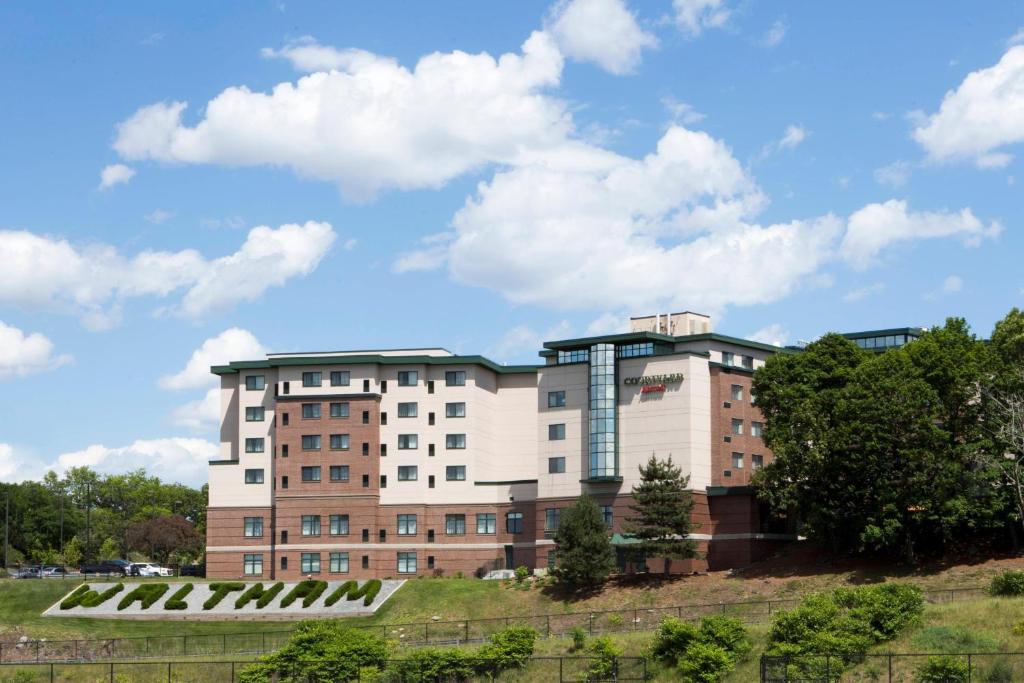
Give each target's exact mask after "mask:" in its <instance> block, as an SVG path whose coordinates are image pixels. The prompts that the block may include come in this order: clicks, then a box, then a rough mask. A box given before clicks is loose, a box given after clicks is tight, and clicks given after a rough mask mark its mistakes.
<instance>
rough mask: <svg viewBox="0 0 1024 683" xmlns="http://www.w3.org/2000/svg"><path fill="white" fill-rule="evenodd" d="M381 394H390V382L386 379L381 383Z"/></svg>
mask: <svg viewBox="0 0 1024 683" xmlns="http://www.w3.org/2000/svg"><path fill="white" fill-rule="evenodd" d="M380 393H382V394H386V393H388V381H387V380H386V379H382V380H381V381H380Z"/></svg>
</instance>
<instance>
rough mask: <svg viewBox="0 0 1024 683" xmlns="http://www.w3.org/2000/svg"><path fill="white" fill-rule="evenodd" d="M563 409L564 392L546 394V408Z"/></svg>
mask: <svg viewBox="0 0 1024 683" xmlns="http://www.w3.org/2000/svg"><path fill="white" fill-rule="evenodd" d="M564 407H565V392H564V391H549V392H548V408H564Z"/></svg>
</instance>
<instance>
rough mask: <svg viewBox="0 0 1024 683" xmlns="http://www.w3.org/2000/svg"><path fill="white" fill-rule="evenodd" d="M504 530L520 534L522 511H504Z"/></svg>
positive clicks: (521, 529)
mask: <svg viewBox="0 0 1024 683" xmlns="http://www.w3.org/2000/svg"><path fill="white" fill-rule="evenodd" d="M505 531H507V532H508V533H510V534H521V533H523V513H522V512H506V513H505Z"/></svg>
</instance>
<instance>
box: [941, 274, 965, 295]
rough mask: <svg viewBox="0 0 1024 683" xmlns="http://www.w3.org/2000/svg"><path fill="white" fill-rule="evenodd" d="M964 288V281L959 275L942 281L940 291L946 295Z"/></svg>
mask: <svg viewBox="0 0 1024 683" xmlns="http://www.w3.org/2000/svg"><path fill="white" fill-rule="evenodd" d="M963 288H964V279H963V278H962V277H960V276H959V275H950V276H949V277H947V278H946V279H945V280H943V281H942V291H943V292H945V293H946V294H955V293H957V292H959V291H960V290H961V289H963Z"/></svg>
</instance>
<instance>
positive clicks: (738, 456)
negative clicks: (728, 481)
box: [732, 453, 743, 470]
mask: <svg viewBox="0 0 1024 683" xmlns="http://www.w3.org/2000/svg"><path fill="white" fill-rule="evenodd" d="M732 468H733V469H734V470H742V469H743V454H742V453H733V454H732Z"/></svg>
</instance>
